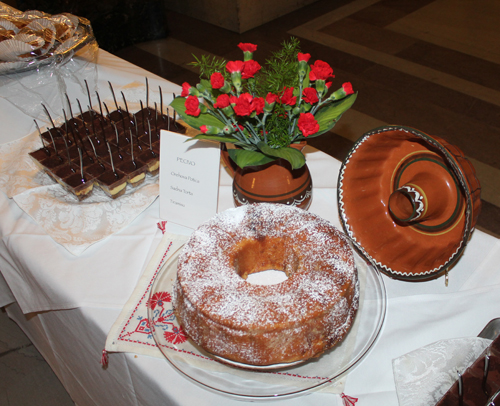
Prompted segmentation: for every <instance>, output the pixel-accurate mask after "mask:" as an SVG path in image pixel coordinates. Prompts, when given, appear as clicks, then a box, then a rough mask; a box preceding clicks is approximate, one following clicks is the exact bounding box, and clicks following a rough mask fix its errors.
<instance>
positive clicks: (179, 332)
mask: <svg viewBox="0 0 500 406" xmlns="http://www.w3.org/2000/svg"><path fill="white" fill-rule="evenodd" d="M163 337H165V340H167V341H168V342H169V343H172V344H182V343H184V342H186V341H187V336H186V333H184V330H183V329H182V328H181V327H177V326H173V328H172V331H165V332H164V333H163Z"/></svg>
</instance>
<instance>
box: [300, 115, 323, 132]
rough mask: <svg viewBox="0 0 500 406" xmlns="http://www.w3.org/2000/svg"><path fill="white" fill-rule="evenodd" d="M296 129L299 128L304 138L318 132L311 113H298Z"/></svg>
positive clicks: (317, 125) (317, 126)
mask: <svg viewBox="0 0 500 406" xmlns="http://www.w3.org/2000/svg"><path fill="white" fill-rule="evenodd" d="M297 127H299V130H300V131H301V132H302V135H303V136H304V137H307V136H309V135H312V134H315V133H317V132H318V131H319V124H318V122H317V121H316V119H315V118H314V116H313V115H312V114H311V113H300V116H299V120H298V121H297Z"/></svg>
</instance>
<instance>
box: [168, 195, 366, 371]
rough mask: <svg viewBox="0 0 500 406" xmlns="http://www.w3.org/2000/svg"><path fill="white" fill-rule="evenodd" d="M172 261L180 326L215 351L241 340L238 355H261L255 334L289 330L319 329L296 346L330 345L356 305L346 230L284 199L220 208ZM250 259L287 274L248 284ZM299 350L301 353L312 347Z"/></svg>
mask: <svg viewBox="0 0 500 406" xmlns="http://www.w3.org/2000/svg"><path fill="white" fill-rule="evenodd" d="M266 256H268V258H267V257H266ZM265 257H266V258H265ZM178 263H179V269H178V279H177V281H176V283H175V286H174V292H173V293H174V305H175V306H176V314H177V315H178V317H179V318H180V321H181V323H182V324H183V325H184V328H185V330H186V332H187V333H188V334H189V335H190V336H191V338H192V339H193V340H195V341H196V342H197V343H198V344H200V345H202V346H206V345H208V347H210V348H207V349H208V350H209V351H212V352H215V351H214V348H220V349H221V351H220V354H219V355H221V356H226V357H227V356H228V354H231V353H232V352H233V351H236V349H235V348H236V347H237V348H239V350H238V351H239V352H240V353H239V354H238V355H237V356H235V357H234V359H235V360H237V361H242V362H251V363H253V361H254V362H255V363H256V364H262V363H265V362H267V361H266V360H265V359H264V358H266V357H267V355H263V354H261V353H259V351H264V352H265V351H268V350H265V349H263V348H262V347H263V346H264V347H265V345H266V343H265V342H264V341H263V342H258V343H257V341H259V340H258V339H257V338H256V337H257V335H258V334H263V335H266V341H272V340H275V341H276V342H280V341H283V342H284V343H287V342H290V340H291V338H290V336H293V335H297V334H302V335H307V334H308V333H307V331H309V330H311V329H313V330H314V329H322V330H324V331H321V332H319V333H318V334H317V336H314V337H313V336H311V337H307V336H306V337H305V338H304V340H303V341H304V344H301V345H300V346H299V347H301V346H305V345H306V344H307V342H308V341H309V345H311V346H314V345H315V346H318V345H319V344H317V343H316V341H321V340H322V341H324V342H325V345H324V346H323V347H325V346H326V347H328V345H329V343H330V344H331V345H333V344H334V343H335V342H337V341H339V340H340V339H342V337H343V336H344V335H345V334H346V333H347V330H348V329H349V328H350V325H351V324H352V322H353V319H354V315H355V313H356V310H357V307H358V298H359V292H358V289H359V287H358V281H357V272H356V268H355V265H354V258H353V254H352V251H351V248H350V246H349V244H348V243H347V240H346V238H345V236H344V235H343V234H342V233H341V232H340V231H338V230H337V229H336V228H335V227H333V226H332V225H331V224H330V223H328V222H327V221H326V220H324V219H322V218H320V217H319V216H316V215H314V214H312V213H308V212H305V211H303V210H301V209H297V208H293V207H290V206H285V205H273V204H258V205H250V206H243V207H239V208H237V209H230V210H227V211H225V212H223V213H220V214H219V215H217V216H215V217H214V218H212V219H211V220H209V221H208V222H206V223H205V224H203V225H201V226H200V227H199V228H198V229H197V230H196V231H195V232H194V233H193V234H192V236H191V238H190V239H189V241H188V242H187V243H186V245H185V247H184V249H183V252H182V253H181V255H180V256H179V261H178ZM261 263H262V264H261ZM268 263H270V264H271V267H267V268H266V266H267V265H268ZM254 264H256V265H255V266H257V268H258V269H257V271H262V270H265V269H261V268H262V267H263V268H266V269H277V270H282V271H284V272H285V273H287V276H288V279H287V280H285V281H283V282H281V283H279V284H274V285H253V284H250V283H248V282H247V281H246V280H245V279H244V278H245V277H246V275H245V273H251V272H254V271H255V269H254V268H253V266H254ZM240 275H242V276H240ZM195 324H197V326H195ZM199 325H203V326H204V327H203V328H198V327H199ZM212 329H213V331H214V332H215V333H214V334H212V333H210V331H211V330H212ZM207 331H208V333H207ZM280 332H281V333H280ZM205 333H206V334H205ZM279 334H282V335H283V334H285V335H286V336H287V337H281V336H280V335H279ZM309 334H316V333H314V332H313V333H309ZM202 335H206V336H202ZM246 335H251V336H252V340H253V341H254V343H253V344H251V343H247V341H245V336H246ZM231 337H233V338H234V337H239V338H234V339H231ZM258 338H259V339H260V337H258ZM207 342H209V344H207ZM311 342H314V343H316V344H314V345H313V344H311ZM274 345H276V343H275V344H274ZM290 345H293V346H295V347H297V343H294V344H292V343H290ZM331 345H330V346H331ZM233 347H234V348H233ZM320 347H321V346H320ZM320 347H318V348H320ZM324 349H325V348H322V349H321V351H322V350H324ZM280 350H281V349H280ZM283 351H284V352H287V354H288V352H289V351H288V350H285V349H283ZM297 351H298V352H302V353H303V354H299V355H298V356H299V357H300V356H313V355H316V354H314V351H316V352H318V351H317V350H314V349H306V348H298V349H297ZM245 353H246V354H245ZM287 357H290V356H289V354H288V355H287ZM286 361H288V359H287V360H286ZM286 361H285V362H286Z"/></svg>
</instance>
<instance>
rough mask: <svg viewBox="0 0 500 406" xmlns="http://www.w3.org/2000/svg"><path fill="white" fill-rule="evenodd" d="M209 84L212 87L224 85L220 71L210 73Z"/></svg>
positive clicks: (218, 87)
mask: <svg viewBox="0 0 500 406" xmlns="http://www.w3.org/2000/svg"><path fill="white" fill-rule="evenodd" d="M210 84H211V85H212V88H213V89H220V88H221V87H222V86H224V76H222V74H221V73H220V72H214V73H212V76H210Z"/></svg>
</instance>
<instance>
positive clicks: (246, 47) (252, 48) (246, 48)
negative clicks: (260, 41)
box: [238, 42, 257, 53]
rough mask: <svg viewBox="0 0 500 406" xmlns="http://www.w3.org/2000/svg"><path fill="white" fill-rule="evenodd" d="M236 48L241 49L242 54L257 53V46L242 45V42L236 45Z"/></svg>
mask: <svg viewBox="0 0 500 406" xmlns="http://www.w3.org/2000/svg"><path fill="white" fill-rule="evenodd" d="M238 48H239V49H241V50H242V51H243V52H250V53H253V52H255V51H257V45H254V44H249V43H243V42H240V43H239V44H238Z"/></svg>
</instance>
